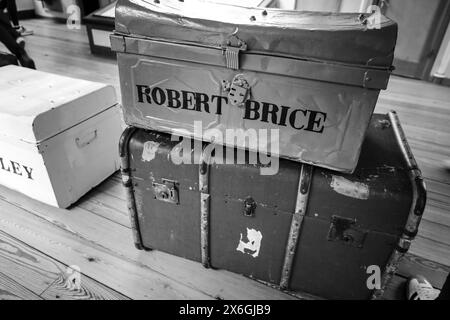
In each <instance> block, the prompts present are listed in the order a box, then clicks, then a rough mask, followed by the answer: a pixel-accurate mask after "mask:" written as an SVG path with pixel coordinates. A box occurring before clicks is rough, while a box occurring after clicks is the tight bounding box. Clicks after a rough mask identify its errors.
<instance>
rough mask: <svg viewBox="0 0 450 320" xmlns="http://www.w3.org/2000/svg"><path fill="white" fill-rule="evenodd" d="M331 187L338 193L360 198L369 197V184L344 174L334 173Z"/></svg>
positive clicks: (365, 198)
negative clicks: (343, 175)
mask: <svg viewBox="0 0 450 320" xmlns="http://www.w3.org/2000/svg"><path fill="white" fill-rule="evenodd" d="M330 187H331V188H332V189H333V190H334V191H335V192H337V193H339V194H342V195H344V196H347V197H352V198H355V199H360V200H367V199H369V193H370V191H369V186H368V185H367V184H365V183H362V182H357V181H350V180H348V179H346V178H344V177H342V176H336V175H332V178H331V184H330Z"/></svg>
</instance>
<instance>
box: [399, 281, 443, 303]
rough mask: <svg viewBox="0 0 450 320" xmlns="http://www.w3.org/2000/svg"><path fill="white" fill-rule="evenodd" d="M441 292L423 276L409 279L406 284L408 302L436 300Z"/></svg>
mask: <svg viewBox="0 0 450 320" xmlns="http://www.w3.org/2000/svg"><path fill="white" fill-rule="evenodd" d="M439 293H440V290H437V289H434V288H433V286H432V285H431V284H430V283H429V282H428V281H427V280H426V279H425V278H424V277H422V276H417V277H415V278H411V279H409V281H408V283H407V284H406V297H407V299H408V300H435V299H436V298H437V297H438V296H439Z"/></svg>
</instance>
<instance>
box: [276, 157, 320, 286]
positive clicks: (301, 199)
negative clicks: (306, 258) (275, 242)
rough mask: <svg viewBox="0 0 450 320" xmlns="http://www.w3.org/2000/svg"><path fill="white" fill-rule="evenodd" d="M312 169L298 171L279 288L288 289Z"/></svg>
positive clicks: (305, 168)
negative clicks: (296, 189)
mask: <svg viewBox="0 0 450 320" xmlns="http://www.w3.org/2000/svg"><path fill="white" fill-rule="evenodd" d="M313 169H314V168H313V167H312V166H310V165H307V164H303V165H302V169H301V171H300V176H299V182H298V191H297V199H296V205H295V212H294V214H293V215H292V222H291V228H290V230H289V238H288V243H287V246H286V252H285V257H284V263H283V269H282V270H281V280H280V288H281V289H288V288H289V280H290V278H291V273H292V266H293V263H294V257H295V254H296V252H297V244H298V238H299V237H300V229H301V226H302V223H303V219H304V217H305V214H306V209H307V207H308V198H309V192H310V187H311V182H312V176H313Z"/></svg>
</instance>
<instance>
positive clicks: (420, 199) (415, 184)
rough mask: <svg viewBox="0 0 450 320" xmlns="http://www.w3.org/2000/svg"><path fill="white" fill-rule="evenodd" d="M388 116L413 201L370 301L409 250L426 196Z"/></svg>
mask: <svg viewBox="0 0 450 320" xmlns="http://www.w3.org/2000/svg"><path fill="white" fill-rule="evenodd" d="M388 116H389V120H390V122H391V125H392V128H393V130H394V134H395V138H396V140H397V143H398V145H399V147H400V150H401V151H402V153H403V158H404V160H405V162H406V165H407V168H408V176H409V179H410V181H411V187H412V190H413V201H412V203H411V208H410V211H409V216H408V220H407V222H406V226H405V230H404V231H403V234H402V236H401V237H400V239H399V241H398V244H397V246H396V247H395V249H394V251H393V252H392V254H391V256H390V258H389V260H388V262H387V264H386V267H385V269H384V271H383V275H382V276H381V283H380V288H379V289H377V290H375V291H374V292H373V294H372V299H378V298H380V297H382V296H383V294H384V291H385V290H386V287H387V285H388V284H389V282H390V281H391V279H392V278H393V277H394V275H395V272H396V271H397V269H398V265H399V263H400V261H401V259H402V258H403V256H404V255H405V253H406V252H407V251H408V250H409V247H410V245H411V241H412V240H413V239H414V237H415V235H416V234H417V231H418V229H419V223H420V220H421V218H422V214H423V211H424V209H425V203H426V195H427V193H426V188H425V183H424V181H423V178H422V174H421V171H420V170H419V168H418V166H417V162H416V160H415V159H414V156H413V154H412V152H411V148H410V147H409V145H408V142H407V140H406V136H405V133H404V132H403V129H402V127H401V125H400V120H399V118H398V116H397V113H396V112H395V111H391V112H389V114H388Z"/></svg>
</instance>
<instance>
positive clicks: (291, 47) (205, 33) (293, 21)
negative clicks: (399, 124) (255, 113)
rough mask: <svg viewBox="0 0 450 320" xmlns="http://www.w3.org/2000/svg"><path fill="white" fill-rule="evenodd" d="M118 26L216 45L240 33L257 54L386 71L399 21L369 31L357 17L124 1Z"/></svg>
mask: <svg viewBox="0 0 450 320" xmlns="http://www.w3.org/2000/svg"><path fill="white" fill-rule="evenodd" d="M263 13H265V14H263ZM251 17H254V19H250V18H251ZM115 23H116V25H115V29H116V31H118V32H122V33H127V34H132V35H142V36H145V37H156V38H164V39H170V40H174V41H177V40H179V41H184V42H196V43H199V44H203V45H215V46H223V45H225V44H226V43H227V40H228V39H229V38H230V36H232V35H235V36H238V37H239V39H242V40H243V41H245V42H246V43H247V45H248V48H249V50H253V51H266V52H267V51H270V52H276V53H279V54H287V55H294V56H303V57H310V58H315V59H324V60H330V61H340V62H350V63H355V64H360V65H375V66H382V67H386V66H390V65H391V63H392V60H393V53H394V47H395V42H396V37H397V25H396V23H394V22H393V21H391V20H389V19H388V18H386V17H384V16H382V17H381V20H380V26H381V28H380V29H370V30H369V29H367V26H366V25H365V24H363V23H361V21H360V19H359V14H356V13H355V14H349V13H340V14H337V13H320V12H301V11H292V10H279V9H278V10H273V9H267V8H264V9H263V8H243V7H235V6H226V5H220V4H212V3H205V2H199V1H193V0H185V1H183V2H181V1H178V0H165V1H161V3H155V2H154V1H149V0H128V1H126V0H120V1H119V2H118V4H117V6H116V19H115Z"/></svg>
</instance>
